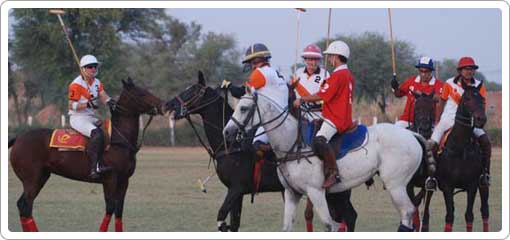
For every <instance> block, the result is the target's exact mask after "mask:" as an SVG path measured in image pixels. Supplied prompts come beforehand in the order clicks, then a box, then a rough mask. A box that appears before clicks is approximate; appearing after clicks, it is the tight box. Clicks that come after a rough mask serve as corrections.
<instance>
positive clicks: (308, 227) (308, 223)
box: [306, 220, 313, 232]
mask: <svg viewBox="0 0 510 240" xmlns="http://www.w3.org/2000/svg"><path fill="white" fill-rule="evenodd" d="M306 231H307V232H313V223H312V221H311V220H306Z"/></svg>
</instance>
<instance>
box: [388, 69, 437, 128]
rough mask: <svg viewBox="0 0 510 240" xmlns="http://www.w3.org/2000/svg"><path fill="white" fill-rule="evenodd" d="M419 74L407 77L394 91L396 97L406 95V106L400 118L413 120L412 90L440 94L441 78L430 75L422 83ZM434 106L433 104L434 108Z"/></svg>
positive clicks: (408, 120)
mask: <svg viewBox="0 0 510 240" xmlns="http://www.w3.org/2000/svg"><path fill="white" fill-rule="evenodd" d="M420 81H421V80H420V76H419V75H417V76H414V77H410V78H408V79H407V80H406V81H405V82H404V83H403V84H402V85H400V87H399V88H398V89H397V91H395V96H396V97H399V98H400V97H403V96H407V101H406V107H405V109H404V113H403V114H402V115H401V116H400V120H402V121H407V122H413V121H414V95H413V92H415V91H417V90H419V91H421V92H423V93H425V94H431V93H434V95H440V94H441V88H442V87H443V82H441V80H439V79H436V78H435V77H432V79H431V80H430V81H429V82H428V83H427V84H422V83H421V82H420ZM435 107H436V106H434V108H435Z"/></svg>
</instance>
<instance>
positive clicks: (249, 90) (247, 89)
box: [244, 86, 252, 95]
mask: <svg viewBox="0 0 510 240" xmlns="http://www.w3.org/2000/svg"><path fill="white" fill-rule="evenodd" d="M244 88H245V89H246V91H245V92H246V93H247V94H250V95H251V94H252V92H251V87H248V86H244Z"/></svg>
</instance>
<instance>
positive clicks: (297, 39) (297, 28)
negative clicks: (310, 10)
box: [292, 8, 306, 79]
mask: <svg viewBox="0 0 510 240" xmlns="http://www.w3.org/2000/svg"><path fill="white" fill-rule="evenodd" d="M294 9H296V10H297V26H296V53H295V58H294V72H293V73H292V75H294V79H295V77H296V76H295V74H296V69H297V62H298V49H299V35H300V31H299V17H300V16H301V13H302V12H306V9H304V8H294Z"/></svg>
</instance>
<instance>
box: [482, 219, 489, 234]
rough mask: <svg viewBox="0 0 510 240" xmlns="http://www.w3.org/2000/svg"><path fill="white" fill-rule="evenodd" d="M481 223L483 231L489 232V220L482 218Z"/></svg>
mask: <svg viewBox="0 0 510 240" xmlns="http://www.w3.org/2000/svg"><path fill="white" fill-rule="evenodd" d="M482 221H483V231H484V232H488V231H489V218H484V219H483V220H482Z"/></svg>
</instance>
